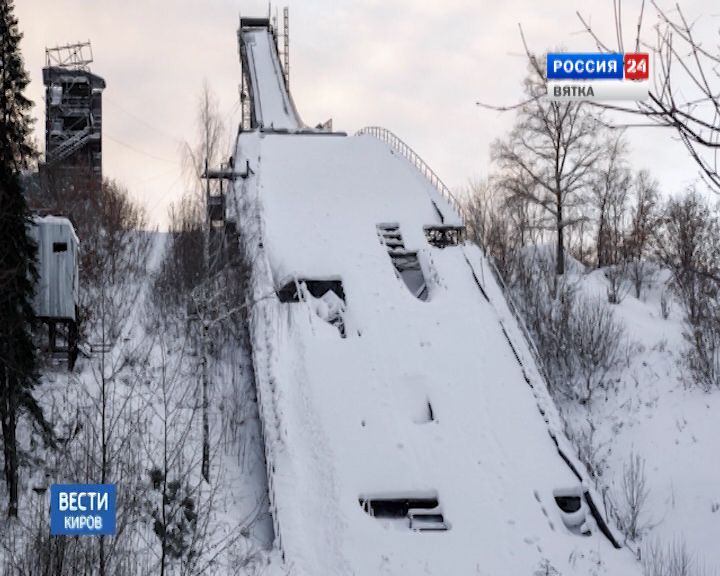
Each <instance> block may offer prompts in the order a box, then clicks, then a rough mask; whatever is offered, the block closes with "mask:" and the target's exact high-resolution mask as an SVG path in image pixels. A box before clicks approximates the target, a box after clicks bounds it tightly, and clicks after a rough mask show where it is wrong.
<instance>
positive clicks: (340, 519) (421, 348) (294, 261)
mask: <svg viewBox="0 0 720 576" xmlns="http://www.w3.org/2000/svg"><path fill="white" fill-rule="evenodd" d="M238 38H239V44H240V56H241V59H242V69H243V94H245V95H246V98H245V100H244V104H245V106H246V109H247V114H246V115H244V119H243V125H242V126H241V129H240V131H239V133H238V138H237V145H236V150H235V156H234V158H233V165H234V166H236V167H241V168H242V174H239V175H238V177H237V178H235V179H234V180H233V185H232V186H231V187H230V189H229V191H228V198H227V202H226V208H227V210H228V213H229V214H228V216H229V217H232V218H234V219H236V221H237V222H238V223H242V225H243V227H244V234H243V237H244V238H245V240H246V242H245V248H246V249H247V250H248V252H249V254H248V256H249V259H248V261H249V262H252V268H253V269H252V297H251V304H250V307H249V311H250V340H251V345H252V356H253V365H254V373H255V383H256V389H257V396H258V407H259V412H260V419H261V422H262V427H263V437H264V444H265V455H266V463H267V475H268V491H269V497H270V509H271V513H272V516H273V524H274V529H275V547H276V548H277V550H278V551H279V552H280V554H281V556H282V558H283V561H284V563H285V564H286V566H287V567H288V570H289V572H291V573H293V574H299V575H307V576H317V575H320V574H333V575H338V576H339V575H355V576H360V575H367V576H371V575H377V574H386V575H398V576H400V575H402V576H406V575H409V574H425V575H442V576H447V575H469V574H483V575H486V576H490V575H492V576H499V575H530V574H539V573H543V574H545V573H547V574H563V575H564V576H569V575H573V574H574V575H578V576H579V575H588V574H623V575H629V576H630V575H638V574H639V573H640V570H639V566H638V565H637V564H636V562H635V560H634V558H633V556H632V554H631V553H630V552H629V551H628V550H626V549H623V547H622V542H621V539H620V538H619V536H618V535H617V534H616V532H615V530H614V528H613V525H612V522H611V521H609V520H608V517H607V515H608V511H610V510H611V508H610V507H609V503H607V502H605V501H604V499H603V498H602V497H601V496H600V495H599V494H598V493H597V491H596V490H595V488H594V484H593V482H592V481H591V480H590V479H589V478H588V477H587V474H586V473H585V471H584V468H583V466H582V465H581V464H580V462H579V461H578V459H577V457H576V455H575V451H574V448H573V446H572V445H571V444H570V443H569V442H568V440H567V439H566V438H565V437H564V435H563V432H562V430H563V427H562V425H561V421H560V418H559V415H558V413H557V411H556V409H555V406H554V404H553V402H552V400H551V398H550V396H549V394H548V391H547V387H546V384H545V382H544V380H543V378H542V376H541V373H540V371H539V370H538V365H537V362H536V359H537V356H536V354H535V353H534V348H533V346H532V343H531V341H530V340H528V339H527V338H526V333H525V331H524V330H523V327H522V322H521V321H520V320H519V318H518V317H517V315H516V314H515V313H514V311H513V310H514V309H513V307H512V305H511V304H510V303H509V302H508V300H506V297H505V294H504V291H503V289H502V288H501V280H500V278H499V277H497V276H496V275H495V272H494V267H493V265H492V263H491V261H490V260H488V259H487V258H486V257H485V256H484V254H483V253H482V251H481V249H479V248H478V247H477V246H474V245H470V244H467V243H465V242H464V241H463V223H462V221H461V219H460V217H459V215H458V210H457V208H456V203H455V201H454V200H453V198H452V195H451V194H450V192H449V190H448V189H447V187H446V186H444V185H443V184H442V182H441V180H440V179H439V178H438V177H437V175H436V174H435V172H433V171H432V169H431V168H430V167H429V166H428V165H427V164H426V163H425V162H423V161H422V159H421V158H420V157H419V156H418V155H417V154H416V153H415V152H414V151H413V150H412V149H411V148H410V147H409V146H407V145H406V144H405V143H403V142H402V140H400V138H398V137H397V136H395V135H393V134H392V133H391V132H389V131H387V130H384V129H382V128H370V129H366V130H362V131H360V132H358V133H356V134H355V135H352V136H349V135H347V134H345V133H339V132H331V131H328V130H323V129H312V128H308V127H307V126H306V125H305V124H303V122H302V121H301V120H300V117H299V115H298V113H297V109H296V107H295V103H294V102H293V99H292V97H291V94H290V91H289V87H288V81H287V74H286V71H287V70H286V68H285V69H284V68H283V66H282V64H281V58H280V50H279V49H278V42H277V34H276V33H275V30H274V27H273V26H272V24H271V22H270V20H269V19H257V18H242V19H241V21H240V30H239V33H238ZM447 129H450V127H447ZM542 570H545V572H542Z"/></svg>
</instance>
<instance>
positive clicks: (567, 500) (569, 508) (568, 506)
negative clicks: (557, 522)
mask: <svg viewBox="0 0 720 576" xmlns="http://www.w3.org/2000/svg"><path fill="white" fill-rule="evenodd" d="M555 503H556V504H557V505H558V508H560V510H562V511H563V512H567V513H568V514H572V513H573V512H577V511H578V510H580V507H581V506H582V500H581V498H580V496H555Z"/></svg>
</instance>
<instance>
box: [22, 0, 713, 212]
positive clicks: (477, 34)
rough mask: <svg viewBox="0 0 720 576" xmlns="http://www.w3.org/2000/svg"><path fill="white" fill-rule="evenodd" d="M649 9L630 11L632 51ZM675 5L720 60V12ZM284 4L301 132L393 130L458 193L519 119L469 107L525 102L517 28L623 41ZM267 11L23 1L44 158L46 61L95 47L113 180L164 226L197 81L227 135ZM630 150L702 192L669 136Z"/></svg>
mask: <svg viewBox="0 0 720 576" xmlns="http://www.w3.org/2000/svg"><path fill="white" fill-rule="evenodd" d="M640 3H641V1H640V0H626V1H625V2H624V4H623V10H624V18H623V20H624V22H625V30H626V31H627V33H626V42H629V41H630V40H631V39H632V34H633V28H634V27H635V24H636V21H637V14H638V11H639V7H640ZM680 3H681V5H682V7H683V9H684V11H685V12H686V14H687V15H688V16H690V17H691V18H696V17H700V16H702V17H703V20H702V21H701V22H700V25H702V26H704V27H705V29H706V30H707V35H708V37H712V38H711V40H712V45H713V46H716V45H717V41H718V38H717V30H718V25H719V23H720V17H719V16H718V15H719V14H720V7H718V6H717V4H716V0H680ZM285 4H288V5H289V6H290V45H291V49H290V67H291V73H290V78H291V80H290V83H291V89H292V91H293V95H294V98H295V102H296V104H297V106H298V109H299V111H300V114H301V116H302V117H303V119H304V121H305V122H306V123H308V124H312V125H314V124H316V123H318V122H321V121H324V120H326V119H327V118H331V117H332V118H333V122H334V127H335V128H336V129H339V130H345V131H348V132H354V131H355V130H357V129H359V128H361V127H363V126H366V125H381V126H385V127H386V128H389V129H391V130H393V131H394V132H396V133H397V134H398V135H399V136H400V137H401V138H403V139H404V140H405V141H406V142H407V143H408V144H410V145H411V146H412V147H413V148H415V150H416V151H417V152H418V153H419V154H420V155H421V156H423V157H424V159H425V160H426V161H427V162H428V163H429V164H430V165H431V166H432V167H433V168H434V169H435V171H436V172H437V173H438V174H439V175H440V176H441V177H442V178H443V179H444V180H445V182H446V183H447V184H448V185H449V186H450V187H451V188H457V187H460V186H463V185H464V184H465V183H466V182H467V181H468V180H469V179H470V178H472V177H477V176H481V175H484V174H487V173H488V171H489V170H490V165H489V146H490V144H491V142H492V141H493V140H494V139H495V138H498V137H500V136H502V135H503V134H504V133H505V132H506V131H507V129H508V128H509V126H510V125H511V123H512V115H511V114H510V113H508V114H499V113H496V112H490V111H486V110H482V109H480V108H478V107H477V106H475V102H476V101H477V100H482V101H485V102H490V103H503V104H506V103H511V102H515V101H517V100H518V99H519V98H520V96H521V81H522V78H523V75H524V72H525V61H524V59H523V57H522V46H521V42H520V37H519V33H518V23H521V24H522V25H523V28H524V30H525V34H526V37H527V40H528V43H529V45H530V47H531V48H532V49H533V50H536V51H538V52H540V51H542V50H544V49H547V48H553V47H558V46H563V47H565V48H567V49H572V50H581V49H587V50H592V49H593V44H592V42H591V40H590V38H588V37H587V35H585V34H584V33H582V32H580V29H581V27H580V24H579V21H578V20H577V17H576V15H575V12H576V10H580V11H581V12H582V13H583V15H585V16H587V17H588V18H590V19H591V21H592V24H593V27H594V28H596V29H597V30H598V31H599V32H600V33H601V34H603V36H604V37H607V38H610V39H612V38H613V34H614V32H611V30H612V29H613V17H612V1H611V0H543V1H537V0H502V1H499V0H486V1H479V0H442V1H440V0H438V1H429V0H422V1H421V0H385V1H380V0H367V1H351V0H304V1H303V2H301V1H299V0H298V1H289V2H286V3H283V4H281V5H279V6H282V5H285ZM662 4H667V3H666V2H665V3H662ZM274 10H275V8H273V12H274ZM267 11H268V4H267V2H265V1H261V0H248V1H245V0H243V1H237V0H122V1H118V0H16V14H17V16H18V18H19V20H20V27H21V29H22V30H23V32H24V33H25V38H24V40H23V44H22V50H23V54H24V57H25V61H26V66H27V68H28V70H29V71H30V75H31V79H32V83H31V85H30V88H29V96H30V97H31V98H32V99H33V100H34V101H35V103H36V106H35V110H34V114H35V116H36V117H38V122H37V124H36V132H37V138H38V141H39V142H40V144H41V145H42V142H43V133H44V101H43V96H44V91H43V86H42V67H43V65H44V59H45V51H44V48H45V46H54V45H56V44H64V43H67V42H75V41H80V40H82V41H84V40H88V39H90V40H91V41H92V44H93V50H94V55H95V62H94V64H93V65H92V70H93V72H95V73H96V74H98V75H100V76H103V77H104V78H105V80H106V81H107V85H108V87H107V89H106V91H105V94H104V100H103V105H104V111H103V133H104V139H103V146H104V154H103V162H104V173H105V175H106V176H109V177H113V178H117V179H118V180H120V181H122V182H123V183H124V184H125V185H126V186H127V187H128V188H129V189H130V191H131V193H132V194H133V195H134V196H136V197H137V198H139V199H140V200H141V201H142V202H144V203H145V205H146V206H147V207H148V209H149V210H150V214H151V218H152V220H153V222H155V223H158V224H160V225H164V223H165V221H166V211H167V206H168V203H169V202H171V201H172V200H173V199H175V198H177V197H178V195H179V194H180V193H181V192H182V189H183V180H182V177H181V170H180V165H179V155H180V152H179V150H180V146H181V142H182V141H183V140H192V139H193V135H194V132H195V120H194V118H195V108H196V102H197V97H198V93H199V92H200V90H201V87H202V83H203V80H204V79H207V80H208V82H209V83H210V85H211V87H212V88H213V90H214V91H215V92H216V93H217V95H218V98H219V100H220V107H221V111H222V113H223V114H224V116H225V117H226V118H227V122H228V125H229V126H230V133H231V135H233V134H234V133H235V131H236V129H237V123H238V116H239V115H238V84H239V83H240V64H239V57H238V48H237V36H236V30H237V27H238V17H239V14H240V12H242V14H243V15H247V16H258V15H260V16H263V15H266V14H267ZM652 23H653V20H652V19H650V20H648V21H647V22H646V27H647V28H648V29H649V27H650V25H651V24H652ZM230 140H231V139H230V136H229V137H228V153H229V152H230ZM630 142H631V145H632V150H633V160H634V163H635V166H636V167H637V168H641V167H647V168H650V169H651V171H652V172H653V173H654V175H655V176H656V177H657V178H658V179H659V180H660V182H661V185H662V188H663V191H664V192H666V193H671V192H675V191H677V190H679V189H680V188H682V187H684V186H685V185H687V184H688V183H689V182H692V181H694V180H695V179H696V178H697V170H696V168H695V166H694V165H693V164H692V163H691V162H690V161H689V160H688V159H687V157H686V154H685V153H684V149H683V147H682V146H681V145H680V144H679V143H678V142H676V141H675V140H674V138H673V134H672V132H669V131H665V130H659V129H656V128H653V129H638V130H635V131H633V132H631V134H630Z"/></svg>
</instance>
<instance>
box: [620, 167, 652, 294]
mask: <svg viewBox="0 0 720 576" xmlns="http://www.w3.org/2000/svg"><path fill="white" fill-rule="evenodd" d="M658 194H659V193H658V183H657V181H656V180H654V179H653V178H652V177H651V176H650V173H649V172H648V171H647V170H641V171H639V172H638V173H637V174H636V175H635V178H634V179H633V184H632V202H631V209H630V230H629V231H628V234H627V237H626V239H625V254H626V259H627V261H628V275H629V278H630V280H631V282H632V284H633V286H634V288H635V297H636V298H640V296H641V293H642V288H643V286H644V285H645V284H646V283H647V282H648V280H649V279H650V278H651V277H652V275H653V269H654V267H653V265H652V263H651V262H649V258H650V256H651V250H652V241H653V236H654V234H655V230H656V228H657V225H658V223H659V221H660V215H659V210H658Z"/></svg>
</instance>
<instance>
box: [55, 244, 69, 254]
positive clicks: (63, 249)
mask: <svg viewBox="0 0 720 576" xmlns="http://www.w3.org/2000/svg"><path fill="white" fill-rule="evenodd" d="M53 252H67V242H53Z"/></svg>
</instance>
